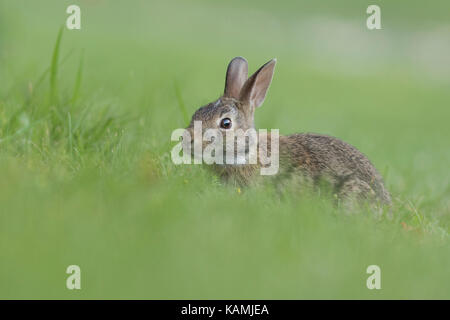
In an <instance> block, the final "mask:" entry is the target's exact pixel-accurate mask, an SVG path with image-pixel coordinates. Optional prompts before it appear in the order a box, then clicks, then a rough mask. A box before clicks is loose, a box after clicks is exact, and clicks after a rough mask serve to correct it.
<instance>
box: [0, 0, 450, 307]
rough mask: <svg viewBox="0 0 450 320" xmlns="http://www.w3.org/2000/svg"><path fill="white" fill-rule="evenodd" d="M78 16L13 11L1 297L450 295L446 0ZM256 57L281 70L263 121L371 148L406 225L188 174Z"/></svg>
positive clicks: (109, 6)
mask: <svg viewBox="0 0 450 320" xmlns="http://www.w3.org/2000/svg"><path fill="white" fill-rule="evenodd" d="M75 2H76V3H78V4H79V5H80V6H81V12H82V29H81V30H75V31H69V30H67V29H65V28H64V27H62V26H64V25H65V18H66V17H67V14H65V9H66V7H67V6H68V5H69V4H72V3H73V1H39V3H34V2H30V1H14V2H12V1H0V84H1V86H0V174H1V177H2V179H0V259H1V260H0V298H63V299H71V298H159V299H164V298H207V299H213V298H255V299H258V298H274V299H281V298H284V299H309V298H337V299H346V298H360V299H382V298H387V299H392V298H441V299H442V298H446V299H448V298H450V287H449V285H448V284H449V283H450V272H449V270H450V255H449V252H450V250H449V249H450V243H449V240H450V239H449V230H450V184H449V181H450V173H449V170H448V164H449V163H450V144H449V141H450V130H449V127H448V119H449V117H450V109H449V108H448V106H449V104H450V91H449V90H448V87H449V85H450V77H448V73H446V70H448V65H447V64H446V63H447V62H448V57H449V56H450V52H448V51H446V50H449V49H448V48H449V47H448V46H446V45H445V43H446V42H445V41H448V37H446V35H447V36H448V33H445V30H447V29H445V26H446V21H445V17H443V16H442V14H443V12H445V10H447V12H448V9H449V5H448V4H447V2H445V1H436V2H435V4H434V5H435V7H434V5H429V6H426V8H425V9H426V10H425V11H422V9H421V8H422V6H420V8H419V7H418V6H417V5H412V4H411V5H406V3H408V4H410V2H406V1H399V2H398V3H397V2H396V3H395V4H391V3H388V2H384V1H381V2H380V3H381V6H382V14H383V15H382V16H383V17H385V18H383V19H385V20H383V30H382V31H373V32H369V31H368V30H367V29H365V22H364V19H365V8H366V7H367V6H368V5H369V4H371V3H367V4H366V3H363V2H362V3H358V5H355V4H354V2H351V1H345V2H342V4H340V5H339V7H336V5H335V4H333V3H332V2H331V1H323V2H320V3H318V4H311V2H297V1H295V2H292V3H286V4H284V5H282V4H277V6H276V7H274V5H273V3H272V2H270V1H263V2H261V1H258V2H256V1H254V2H248V3H247V2H246V3H245V4H242V3H241V2H238V1H231V2H223V3H216V2H210V1H194V0H192V1H189V2H186V1H174V2H163V1H160V2H159V1H158V2H157V1H140V2H136V3H134V4H133V5H131V4H129V3H128V2H125V1H121V2H120V1H115V2H91V1H75ZM400 3H403V5H401V4H400ZM432 8H435V9H436V10H435V11H434V10H432ZM417 21H419V22H420V23H417V24H416V22H417ZM441 27H442V28H441ZM439 30H444V31H443V33H440V31H439ZM427 35H428V36H427ZM430 35H433V36H434V38H432V37H431V36H430ZM429 38H432V39H434V42H433V41H431V42H430V41H427V39H429ZM446 39H447V40H446ZM436 43H437V44H436ZM436 47H439V48H440V50H435V49H436ZM449 51H450V50H449ZM237 55H242V56H245V57H246V58H247V59H248V61H249V64H250V72H252V71H254V70H256V69H257V68H258V67H259V66H260V65H262V64H263V63H264V62H266V61H268V60H269V59H271V58H272V57H277V58H278V65H277V69H276V72H275V77H274V81H273V84H272V87H271V88H270V90H269V94H268V97H267V99H266V102H265V104H264V105H263V107H261V108H260V109H258V110H257V115H256V123H257V126H258V127H260V128H279V129H280V132H281V133H283V134H289V133H293V132H307V131H310V132H320V133H326V134H331V135H334V136H337V137H339V138H341V139H343V140H345V141H347V142H349V143H351V144H353V145H355V146H356V147H358V148H359V149H360V150H361V151H362V152H364V153H365V154H367V155H368V157H369V158H370V159H371V160H372V161H373V163H374V164H375V165H376V167H377V168H378V169H379V171H380V172H381V173H382V174H383V176H384V178H385V181H386V185H387V187H388V188H389V190H390V191H391V193H392V195H393V199H394V207H393V216H394V217H393V219H386V218H376V217H375V216H374V215H373V213H372V212H370V211H367V210H361V212H358V213H357V214H349V213H348V212H344V211H343V210H342V209H339V208H335V207H333V206H332V204H331V203H329V201H328V200H327V199H323V198H319V197H315V196H313V197H304V196H301V195H300V193H299V192H297V190H290V189H288V190H286V191H285V193H284V195H283V196H282V197H281V198H280V197H279V195H278V194H277V193H276V192H275V191H274V190H273V188H272V186H270V185H261V186H258V187H255V188H251V189H242V190H241V189H238V188H237V187H235V186H231V185H224V184H223V183H222V182H221V181H220V180H219V179H218V178H217V177H215V176H214V175H212V173H211V172H209V170H207V168H204V167H201V166H175V165H174V164H173V163H172V162H171V160H170V150H171V147H172V146H173V143H171V142H170V135H171V132H172V130H174V129H176V128H179V127H184V126H185V125H186V122H187V121H188V120H189V117H190V115H191V114H192V113H193V112H194V111H195V110H196V108H198V107H199V106H201V105H203V104H205V103H207V102H210V101H212V100H214V99H216V98H217V97H218V96H219V95H220V93H221V92H222V90H223V85H224V76H225V70H226V65H227V63H228V61H229V60H230V59H231V58H232V57H234V56H237ZM427 55H428V56H427ZM446 59H447V60H446ZM434 63H440V64H439V65H437V66H436V65H435V64H434ZM71 264H76V265H79V266H80V267H81V272H82V284H81V286H82V289H81V290H80V291H76V290H74V291H70V290H68V289H66V287H65V281H66V277H67V275H66V274H65V270H66V268H67V266H69V265H71ZM372 264H376V265H379V266H380V267H381V272H382V280H381V281H382V284H381V285H382V289H381V290H379V291H377V290H368V289H367V288H366V279H367V277H368V276H369V275H367V274H366V268H367V266H369V265H372Z"/></svg>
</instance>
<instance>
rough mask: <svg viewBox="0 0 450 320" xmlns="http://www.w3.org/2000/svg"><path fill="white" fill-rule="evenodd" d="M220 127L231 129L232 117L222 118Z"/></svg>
mask: <svg viewBox="0 0 450 320" xmlns="http://www.w3.org/2000/svg"><path fill="white" fill-rule="evenodd" d="M220 127H221V128H223V129H230V128H231V119H230V118H223V119H222V120H220Z"/></svg>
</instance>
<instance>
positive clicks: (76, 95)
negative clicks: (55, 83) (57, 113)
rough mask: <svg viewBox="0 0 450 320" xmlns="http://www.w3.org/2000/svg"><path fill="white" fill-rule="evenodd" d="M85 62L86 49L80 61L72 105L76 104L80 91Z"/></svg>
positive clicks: (82, 52)
mask: <svg viewBox="0 0 450 320" xmlns="http://www.w3.org/2000/svg"><path fill="white" fill-rule="evenodd" d="M83 64H84V50H82V51H81V56H80V63H79V65H78V71H77V76H76V78H75V86H74V89H73V96H72V105H74V104H75V102H76V101H77V99H78V95H79V93H80V87H81V79H82V77H83Z"/></svg>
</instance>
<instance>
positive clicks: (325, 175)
mask: <svg viewBox="0 0 450 320" xmlns="http://www.w3.org/2000/svg"><path fill="white" fill-rule="evenodd" d="M276 62H277V60H276V59H272V60H270V61H269V62H267V63H266V64H264V65H263V66H262V67H260V68H259V69H258V70H257V71H256V72H255V73H254V74H253V75H252V76H251V77H250V78H248V63H247V61H246V60H245V59H244V58H243V57H236V58H234V59H232V60H231V62H230V63H229V65H228V68H227V72H226V78H225V90H224V94H223V95H222V96H221V97H220V98H219V99H217V100H216V101H214V102H212V103H209V104H207V105H205V106H203V107H201V108H199V109H198V110H197V111H196V112H195V113H194V114H193V116H192V119H191V122H190V125H189V126H188V128H187V130H188V131H189V132H190V133H192V132H193V128H194V122H195V121H201V123H202V130H203V131H202V132H204V130H206V129H218V130H219V131H220V132H222V133H223V134H225V133H226V131H229V130H234V131H236V130H237V129H242V130H247V129H253V128H254V126H255V125H254V114H255V109H256V108H258V107H260V106H261V105H262V103H263V102H264V99H265V97H266V93H267V91H268V88H269V86H270V84H271V81H272V77H273V73H274V70H275V64H276ZM190 136H191V137H192V134H191V135H190ZM266 138H267V141H271V138H272V137H271V135H270V134H267V135H266ZM185 143H187V144H190V145H191V146H192V144H193V139H192V138H191V139H190V140H189V141H185ZM257 143H258V142H257ZM267 145H270V143H268V144H267ZM203 146H204V144H203ZM266 149H267V151H268V152H269V153H270V152H271V150H270V148H269V147H266ZM278 156H279V167H280V169H279V171H278V173H277V174H276V175H275V178H276V180H277V181H278V182H279V183H281V185H283V182H286V181H295V182H299V184H300V187H301V186H307V185H310V186H312V187H319V188H320V186H321V183H322V182H323V181H325V182H326V183H327V185H329V186H330V187H331V191H332V192H333V195H334V196H335V198H337V199H342V200H346V199H347V200H354V199H357V200H358V202H360V201H361V200H362V201H366V200H368V199H369V200H372V201H376V202H377V203H381V204H391V196H390V194H389V192H388V191H387V190H386V188H385V186H384V183H383V179H382V177H381V175H380V174H379V173H378V171H377V170H376V169H375V167H374V166H373V165H372V163H371V162H370V161H369V159H368V158H367V157H366V156H365V155H363V154H362V153H361V152H360V151H358V150H357V149H356V148H355V147H353V146H351V145H350V144H348V143H346V142H343V141H341V140H339V139H337V138H334V137H331V136H327V135H322V134H315V133H296V134H292V135H288V136H280V137H279V150H278ZM261 166H263V165H262V164H261V163H260V161H258V162H257V163H255V164H250V163H247V164H245V163H244V164H213V165H212V166H211V167H212V168H213V170H215V171H216V173H217V174H218V175H219V176H220V177H222V178H223V179H224V180H226V181H232V182H234V183H236V184H238V185H243V186H245V185H250V184H252V183H253V182H254V181H257V180H258V179H261V178H262V177H264V176H261V175H260V174H259V172H258V169H259V168H260V167H261Z"/></svg>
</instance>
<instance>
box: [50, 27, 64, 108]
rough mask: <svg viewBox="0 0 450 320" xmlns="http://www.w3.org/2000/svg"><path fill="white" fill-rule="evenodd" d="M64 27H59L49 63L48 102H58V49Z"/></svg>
mask: <svg viewBox="0 0 450 320" xmlns="http://www.w3.org/2000/svg"><path fill="white" fill-rule="evenodd" d="M63 30H64V27H61V28H60V29H59V32H58V37H57V38H56V43H55V47H54V49H53V56H52V61H51V65H50V102H51V103H52V104H58V88H57V81H58V79H57V77H58V60H59V50H60V45H61V38H62V34H63Z"/></svg>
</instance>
